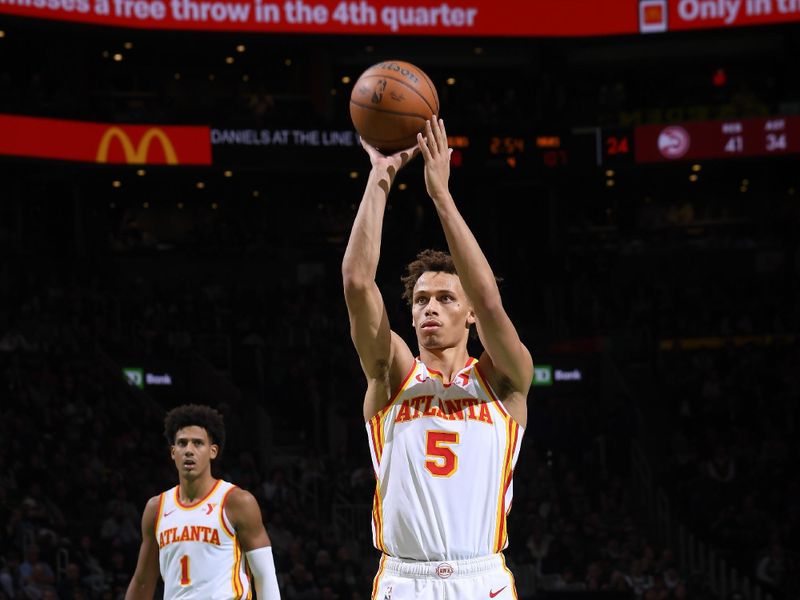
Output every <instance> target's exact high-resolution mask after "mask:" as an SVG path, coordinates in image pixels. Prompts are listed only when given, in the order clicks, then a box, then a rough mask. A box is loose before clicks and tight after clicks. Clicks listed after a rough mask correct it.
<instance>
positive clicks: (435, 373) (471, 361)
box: [425, 356, 478, 388]
mask: <svg viewBox="0 0 800 600" xmlns="http://www.w3.org/2000/svg"><path fill="white" fill-rule="evenodd" d="M476 362H478V359H477V358H472V357H471V356H470V357H469V358H467V362H466V364H465V365H464V366H463V367H461V369H459V371H458V373H459V374H460V373H461V371H463V370H464V369H466V368H467V367H468V366H470V365H473V364H475V363H476ZM425 366H426V367H427V369H428V374H429V375H433V376H434V377H436V378H437V379H440V380H441V381H442V385H443V386H444V387H445V388H449V387H450V386H451V385H453V383H455V379H453V381H451V382H449V383H448V382H446V381H445V380H444V373H442V372H441V371H437V370H436V369H431V368H430V367H428V366H427V365H425Z"/></svg>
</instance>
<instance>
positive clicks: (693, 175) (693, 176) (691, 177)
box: [689, 173, 697, 183]
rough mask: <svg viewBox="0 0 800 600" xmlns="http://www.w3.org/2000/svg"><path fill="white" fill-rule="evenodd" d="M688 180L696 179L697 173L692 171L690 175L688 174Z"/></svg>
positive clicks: (693, 180)
mask: <svg viewBox="0 0 800 600" xmlns="http://www.w3.org/2000/svg"><path fill="white" fill-rule="evenodd" d="M689 181H691V182H692V183H694V182H695V181H697V173H692V174H691V175H689Z"/></svg>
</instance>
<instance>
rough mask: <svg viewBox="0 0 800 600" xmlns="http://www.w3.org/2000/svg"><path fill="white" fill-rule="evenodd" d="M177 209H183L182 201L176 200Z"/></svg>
mask: <svg viewBox="0 0 800 600" xmlns="http://www.w3.org/2000/svg"><path fill="white" fill-rule="evenodd" d="M178 210H183V202H178Z"/></svg>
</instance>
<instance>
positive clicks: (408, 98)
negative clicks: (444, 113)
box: [350, 60, 439, 154]
mask: <svg viewBox="0 0 800 600" xmlns="http://www.w3.org/2000/svg"><path fill="white" fill-rule="evenodd" d="M433 115H436V116H438V115H439V95H438V94H437V93H436V87H435V86H434V85H433V82H432V81H431V79H430V77H428V76H427V75H426V74H425V73H424V72H423V71H422V69H420V68H419V67H416V66H414V65H412V64H411V63H407V62H404V61H401V60H387V61H384V62H381V63H378V64H376V65H373V66H371V67H370V68H368V69H367V70H366V71H364V72H363V73H362V74H361V75H360V76H359V78H358V80H357V81H356V83H355V85H354V86H353V91H352V92H351V93H350V118H351V119H352V121H353V126H354V127H355V128H356V131H357V132H358V135H360V136H361V137H362V138H363V139H364V141H365V142H367V143H368V144H370V145H371V146H375V148H377V149H378V150H380V151H381V152H383V153H384V154H391V153H393V152H397V151H398V150H403V149H404V148H410V147H411V146H414V145H415V144H416V143H417V133H419V132H420V131H422V130H423V129H424V128H425V121H427V120H428V119H430V118H431V117H432V116H433Z"/></svg>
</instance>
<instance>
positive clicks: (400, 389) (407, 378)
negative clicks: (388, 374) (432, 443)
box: [370, 360, 419, 421]
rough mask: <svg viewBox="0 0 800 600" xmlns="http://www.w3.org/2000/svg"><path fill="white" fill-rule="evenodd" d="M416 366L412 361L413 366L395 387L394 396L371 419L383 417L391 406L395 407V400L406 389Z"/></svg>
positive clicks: (416, 363) (415, 362)
mask: <svg viewBox="0 0 800 600" xmlns="http://www.w3.org/2000/svg"><path fill="white" fill-rule="evenodd" d="M418 365H419V363H418V362H417V361H416V360H414V364H413V365H411V369H409V371H408V373H407V374H406V376H405V377H404V378H403V382H402V383H401V384H400V385H399V386H398V387H397V390H396V391H395V393H394V394H392V397H391V398H389V401H388V402H387V403H386V405H385V406H384V407H383V408H382V409H380V410H379V411H378V414H377V415H375V416H374V417H372V419H375V418H376V417H383V415H385V414H386V413H387V412H389V410H390V409H391V408H392V406H394V405H395V403H396V402H397V400H398V399H399V398H400V394H402V393H403V391H404V390H405V389H406V388H407V387H408V383H409V381H411V376H412V375H413V374H414V372H415V371H416V370H417V366H418ZM372 419H370V421H372Z"/></svg>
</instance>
